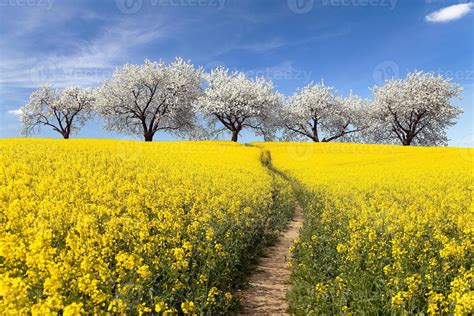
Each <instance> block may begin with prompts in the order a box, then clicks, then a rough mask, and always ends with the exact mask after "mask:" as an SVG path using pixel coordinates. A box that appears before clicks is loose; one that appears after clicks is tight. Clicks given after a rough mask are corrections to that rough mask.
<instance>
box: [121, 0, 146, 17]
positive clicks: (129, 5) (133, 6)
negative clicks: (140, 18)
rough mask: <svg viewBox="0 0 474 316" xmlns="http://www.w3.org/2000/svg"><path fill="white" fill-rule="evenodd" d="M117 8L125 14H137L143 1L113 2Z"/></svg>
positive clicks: (122, 0)
mask: <svg viewBox="0 0 474 316" xmlns="http://www.w3.org/2000/svg"><path fill="white" fill-rule="evenodd" d="M115 3H116V5H117V8H118V9H119V10H120V11H121V12H122V13H125V14H134V13H137V12H138V11H139V10H140V9H141V8H142V5H143V0H115Z"/></svg>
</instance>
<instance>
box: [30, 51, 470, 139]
mask: <svg viewBox="0 0 474 316" xmlns="http://www.w3.org/2000/svg"><path fill="white" fill-rule="evenodd" d="M372 91H373V100H371V101H369V100H365V99H362V98H360V97H358V96H356V95H353V94H352V93H351V94H350V95H349V96H347V97H343V96H339V95H337V94H336V92H335V90H334V88H333V87H330V86H327V85H325V84H324V83H323V82H321V83H317V84H314V83H311V84H309V85H308V86H306V87H304V88H302V89H299V90H297V91H296V92H295V93H294V95H293V96H289V97H286V96H283V95H282V94H280V93H278V92H276V91H275V86H274V84H273V83H272V82H271V81H270V80H267V79H265V78H262V77H257V78H248V77H247V76H246V75H245V74H244V73H242V72H237V71H235V72H230V71H229V70H227V69H224V68H216V69H214V70H212V71H211V72H209V73H205V72H204V71H203V69H202V68H196V67H195V66H194V65H192V64H191V63H189V62H187V61H184V60H183V59H180V58H177V59H176V60H175V61H173V62H172V63H170V64H165V63H163V62H153V61H149V60H146V61H145V62H144V64H142V65H130V64H127V65H125V66H123V67H122V68H119V69H117V70H116V71H115V73H114V74H113V76H112V78H111V79H110V80H107V81H105V82H103V83H102V84H100V85H99V87H97V88H96V89H90V88H81V87H77V86H74V87H68V88H65V89H61V90H58V89H51V88H50V87H48V86H45V87H42V88H40V89H38V90H37V91H35V92H33V94H32V95H31V97H30V99H29V102H28V103H27V104H26V105H25V106H23V107H22V108H21V122H22V132H23V133H24V134H26V135H29V134H31V133H33V132H35V131H37V130H38V129H39V128H40V127H41V126H49V127H50V128H52V129H53V130H55V131H56V132H58V133H60V134H61V135H62V136H63V137H64V138H66V139H67V138H69V137H70V135H71V133H72V132H76V131H78V130H79V129H80V128H81V127H83V126H84V124H85V122H86V121H87V120H89V119H91V118H92V117H93V115H94V114H98V115H100V117H102V118H103V120H104V122H105V128H106V129H107V130H110V131H117V132H120V133H124V134H129V135H140V136H142V137H143V138H144V139H145V141H152V140H153V137H154V136H155V134H156V133H157V132H158V131H166V132H169V133H174V134H176V135H178V136H180V137H189V138H193V139H209V138H213V137H215V136H216V135H219V134H220V133H222V132H227V133H230V134H231V137H232V138H231V139H232V141H237V140H238V137H239V135H240V133H241V132H242V131H243V130H245V129H250V130H253V131H254V132H255V133H256V134H257V135H261V136H263V137H264V138H265V140H266V141H268V140H277V139H278V140H281V139H282V140H298V139H310V140H312V141H314V142H330V141H354V142H374V143H401V144H403V145H405V146H407V145H412V144H418V145H429V146H434V145H444V144H447V141H448V139H447V136H446V130H447V128H448V127H450V126H452V125H454V124H455V120H456V118H457V117H458V115H459V114H460V113H462V110H461V109H460V108H458V107H456V106H454V105H452V104H451V99H452V98H455V97H460V93H461V87H460V86H458V85H456V84H453V83H452V82H451V81H450V80H449V79H445V78H443V77H441V76H439V75H435V74H432V73H424V72H420V71H418V72H413V73H409V74H408V75H407V77H406V78H405V79H392V80H388V81H386V82H385V84H384V85H383V86H375V87H373V88H372Z"/></svg>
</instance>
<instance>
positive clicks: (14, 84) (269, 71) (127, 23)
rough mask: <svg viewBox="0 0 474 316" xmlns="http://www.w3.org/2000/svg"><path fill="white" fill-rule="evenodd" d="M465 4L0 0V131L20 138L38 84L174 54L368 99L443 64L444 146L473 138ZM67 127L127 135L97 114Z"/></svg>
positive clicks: (287, 85)
mask: <svg viewBox="0 0 474 316" xmlns="http://www.w3.org/2000/svg"><path fill="white" fill-rule="evenodd" d="M459 4H464V5H463V6H459ZM454 5H458V6H456V7H453V6H454ZM443 9H444V10H443ZM440 10H442V11H440ZM472 11H474V5H469V4H466V1H447V0H425V1H421V0H420V1H414V0H101V1H97V0H84V1H78V0H76V1H72V0H71V1H68V0H62V1H60V0H0V35H1V36H0V137H18V135H19V133H18V131H19V122H18V117H17V116H16V115H15V114H16V113H15V110H17V109H18V108H19V107H20V106H22V105H23V104H25V103H26V101H27V100H28V96H29V95H30V93H31V92H32V91H33V90H34V89H35V88H37V87H38V86H40V85H41V84H43V83H50V84H52V85H53V86H55V87H64V86H67V85H71V84H79V85H83V86H95V85H97V83H98V82H100V81H101V80H103V79H107V78H109V77H110V75H111V74H112V72H113V71H114V69H115V67H117V66H120V65H122V64H124V63H141V62H143V60H144V59H146V58H149V59H155V60H158V59H163V60H165V61H170V60H172V59H174V58H175V56H181V57H183V58H185V59H190V60H191V61H192V62H193V63H194V64H196V65H200V66H203V67H205V68H206V69H210V68H213V67H215V66H226V67H228V68H231V69H238V70H242V71H246V72H247V73H248V74H249V75H263V76H267V77H268V78H270V79H272V80H273V81H274V82H275V84H276V85H277V88H278V90H279V91H280V92H282V93H284V94H287V95H289V94H292V93H293V92H294V90H295V89H296V88H298V87H302V86H304V85H306V84H308V83H309V82H311V81H320V80H321V79H324V81H325V83H327V84H329V85H332V86H335V87H336V89H337V90H338V92H339V93H340V94H343V95H344V94H347V93H349V91H350V90H351V89H352V90H353V91H354V93H356V94H359V95H361V96H363V97H367V98H370V97H371V93H370V90H369V87H371V86H373V85H375V84H380V83H381V82H383V80H384V79H385V78H388V77H403V76H405V74H406V73H407V72H408V71H412V70H424V71H434V72H437V73H441V74H443V75H445V76H450V77H453V78H454V81H455V82H457V83H459V84H460V85H462V86H463V87H464V92H463V100H454V103H455V104H456V105H460V106H462V107H463V108H464V110H465V113H464V114H463V115H462V116H461V118H460V120H459V123H458V124H457V125H456V126H455V127H453V128H451V129H450V130H449V137H450V138H451V142H450V145H452V146H473V145H474V141H473V136H472V135H473V127H472V125H473V121H474V120H473V118H474V109H473V107H474V67H473V61H474V60H473V59H474V41H473V38H474V36H473V35H474V13H473V12H472ZM39 136H44V137H50V136H54V137H57V135H55V134H53V133H52V132H50V131H48V130H47V129H46V128H45V129H43V131H42V132H41V133H40V134H39ZM74 137H94V138H126V137H125V136H122V135H116V134H112V133H108V132H105V131H103V130H102V128H101V122H100V121H97V120H96V121H93V122H90V123H89V124H87V126H86V127H85V128H84V129H83V131H81V132H79V133H78V134H77V135H74ZM158 139H170V136H168V135H159V136H158V137H157V140H158ZM256 139H258V138H256V137H254V136H252V135H251V134H250V133H247V134H245V137H244V138H243V139H242V141H253V140H256Z"/></svg>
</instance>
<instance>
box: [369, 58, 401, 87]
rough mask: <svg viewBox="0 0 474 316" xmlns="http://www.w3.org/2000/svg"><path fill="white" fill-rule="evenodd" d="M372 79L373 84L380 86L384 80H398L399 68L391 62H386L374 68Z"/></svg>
mask: <svg viewBox="0 0 474 316" xmlns="http://www.w3.org/2000/svg"><path fill="white" fill-rule="evenodd" d="M373 77H374V82H375V84H376V85H378V86H381V85H383V84H384V83H385V81H386V80H389V79H397V78H399V77H400V68H399V67H398V64H397V63H396V62H394V61H393V60H386V61H383V62H381V63H379V64H378V65H377V66H375V68H374V72H373Z"/></svg>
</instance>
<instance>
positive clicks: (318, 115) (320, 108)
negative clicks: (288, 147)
mask: <svg viewBox="0 0 474 316" xmlns="http://www.w3.org/2000/svg"><path fill="white" fill-rule="evenodd" d="M366 111H367V101H365V100H363V99H361V98H360V97H357V96H354V95H352V93H351V94H350V96H348V97H346V98H343V97H339V96H336V95H335V93H334V88H333V87H330V86H326V85H325V84H324V83H323V82H321V83H319V84H314V83H311V84H309V85H308V86H306V87H304V88H303V89H299V90H297V91H296V92H295V94H294V95H293V96H291V97H289V98H287V101H286V102H285V106H284V108H283V111H282V115H281V117H282V119H281V121H280V125H281V126H282V127H283V128H284V137H285V138H286V139H298V138H309V139H311V140H312V141H314V142H330V141H334V140H341V139H350V138H351V137H352V136H354V135H355V133H357V132H360V131H362V130H363V129H365V128H366V127H367V123H368V122H367V119H366V117H367V115H366Z"/></svg>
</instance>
